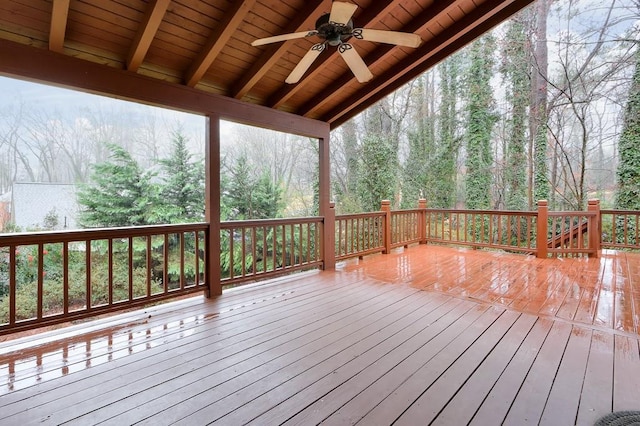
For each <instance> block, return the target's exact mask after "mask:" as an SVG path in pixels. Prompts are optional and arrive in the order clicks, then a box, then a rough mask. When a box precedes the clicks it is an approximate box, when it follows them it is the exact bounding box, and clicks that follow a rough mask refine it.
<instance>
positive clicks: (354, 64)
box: [338, 43, 373, 83]
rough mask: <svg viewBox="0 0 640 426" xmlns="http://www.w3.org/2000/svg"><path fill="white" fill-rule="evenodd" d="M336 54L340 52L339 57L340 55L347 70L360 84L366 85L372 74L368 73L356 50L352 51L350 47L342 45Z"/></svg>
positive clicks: (347, 44)
mask: <svg viewBox="0 0 640 426" xmlns="http://www.w3.org/2000/svg"><path fill="white" fill-rule="evenodd" d="M338 52H340V55H342V58H343V59H344V61H345V62H346V63H347V65H348V66H349V68H351V71H352V72H353V74H354V75H355V76H356V79H357V80H358V81H359V82H360V83H366V82H367V81H369V80H371V79H372V78H373V74H371V71H369V68H368V67H367V64H365V63H364V61H363V60H362V57H361V56H360V54H358V52H356V49H354V48H353V46H352V45H350V44H349V43H342V44H341V45H340V46H339V47H338Z"/></svg>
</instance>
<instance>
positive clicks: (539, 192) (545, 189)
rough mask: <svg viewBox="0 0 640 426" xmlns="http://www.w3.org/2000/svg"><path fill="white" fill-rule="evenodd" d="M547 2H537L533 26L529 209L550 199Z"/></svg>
mask: <svg viewBox="0 0 640 426" xmlns="http://www.w3.org/2000/svg"><path fill="white" fill-rule="evenodd" d="M549 2H550V0H538V2H537V4H536V17H537V22H536V26H535V48H534V57H533V73H532V78H531V83H532V84H531V89H532V103H531V114H530V116H531V121H530V128H531V130H530V132H529V134H530V138H531V139H530V142H529V158H530V159H531V164H530V166H529V209H531V208H533V207H534V205H535V203H536V202H537V201H538V200H541V199H548V198H549V179H548V171H547V147H548V142H547V121H548V112H547V68H548V63H549V59H548V51H547V16H548V14H549Z"/></svg>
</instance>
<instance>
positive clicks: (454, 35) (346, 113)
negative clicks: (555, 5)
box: [322, 0, 533, 129]
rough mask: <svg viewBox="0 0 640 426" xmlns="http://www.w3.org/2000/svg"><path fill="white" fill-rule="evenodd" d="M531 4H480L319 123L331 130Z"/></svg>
mask: <svg viewBox="0 0 640 426" xmlns="http://www.w3.org/2000/svg"><path fill="white" fill-rule="evenodd" d="M532 2H533V0H514V1H512V2H487V3H483V4H482V5H481V6H479V7H478V8H477V9H474V11H473V12H472V13H471V14H469V15H466V16H465V18H464V19H462V20H460V21H458V22H457V23H456V24H454V25H453V26H451V27H450V28H448V29H447V31H446V32H445V33H442V34H440V35H438V36H437V37H435V38H434V39H432V40H430V41H429V42H427V43H424V44H423V45H422V46H421V47H420V48H418V49H416V52H414V53H413V54H412V55H411V56H408V57H406V58H405V59H403V60H402V61H400V62H399V63H397V64H396V65H395V66H394V67H393V68H391V69H389V70H387V71H386V72H385V73H383V74H382V75H380V76H377V77H376V78H375V79H374V80H373V81H372V82H370V83H369V84H367V85H366V86H365V87H363V88H362V89H360V90H359V91H358V92H356V94H354V95H353V96H350V98H349V100H348V101H345V102H342V103H341V104H339V105H336V106H335V107H334V108H333V109H331V111H329V112H328V113H326V114H325V115H324V116H323V117H322V120H323V121H326V122H328V123H329V124H330V125H331V128H332V129H334V128H336V127H337V126H339V125H340V124H342V123H344V122H345V121H346V120H348V119H349V118H350V117H353V116H354V115H355V114H357V113H358V112H362V111H364V110H365V109H366V108H368V107H369V106H371V105H373V104H374V103H376V102H377V101H379V100H380V99H382V98H383V97H385V96H387V95H388V94H390V93H392V92H393V91H394V90H397V89H398V88H400V87H402V86H403V85H404V84H406V83H408V82H409V81H411V80H412V79H414V78H416V77H417V76H419V75H420V74H422V73H423V72H425V71H426V70H428V69H429V68H431V67H432V66H434V65H435V64H437V63H438V62H440V61H441V60H443V59H445V58H446V57H447V56H449V55H451V54H453V53H454V52H455V51H457V50H459V49H460V48H462V47H464V46H465V45H467V44H468V43H470V42H472V41H473V40H475V39H476V38H478V37H480V36H481V35H482V34H484V33H485V32H487V31H489V30H490V29H491V28H493V27H494V26H496V25H498V24H499V23H500V22H502V21H504V20H506V19H508V18H509V17H510V16H511V15H513V14H515V13H517V12H518V11H519V10H521V9H522V8H524V7H526V6H527V5H529V4H530V3H532ZM399 70H403V71H402V72H401V71H399ZM354 99H355V101H354Z"/></svg>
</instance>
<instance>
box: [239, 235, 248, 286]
mask: <svg viewBox="0 0 640 426" xmlns="http://www.w3.org/2000/svg"><path fill="white" fill-rule="evenodd" d="M240 229H241V230H240V237H241V239H242V244H241V245H240V248H241V251H240V262H241V263H242V267H241V271H242V272H241V273H240V276H241V277H245V276H246V275H247V268H246V267H245V265H246V260H247V241H246V238H247V228H245V227H244V226H243V227H242V228H240Z"/></svg>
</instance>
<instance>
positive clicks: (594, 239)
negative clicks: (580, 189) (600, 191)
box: [587, 199, 602, 258]
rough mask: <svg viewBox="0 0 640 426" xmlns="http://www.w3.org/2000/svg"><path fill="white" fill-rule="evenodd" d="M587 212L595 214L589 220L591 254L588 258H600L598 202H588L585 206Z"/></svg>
mask: <svg viewBox="0 0 640 426" xmlns="http://www.w3.org/2000/svg"><path fill="white" fill-rule="evenodd" d="M587 211H589V212H595V213H596V215H595V216H594V217H590V218H589V228H588V230H589V248H591V249H593V250H594V251H593V253H589V257H595V258H598V257H600V240H601V237H602V232H601V225H600V220H601V217H600V200H596V199H593V200H589V201H588V204H587Z"/></svg>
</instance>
